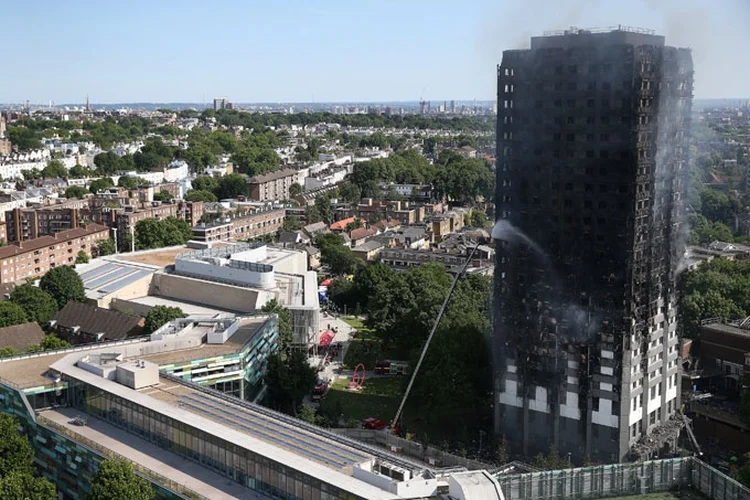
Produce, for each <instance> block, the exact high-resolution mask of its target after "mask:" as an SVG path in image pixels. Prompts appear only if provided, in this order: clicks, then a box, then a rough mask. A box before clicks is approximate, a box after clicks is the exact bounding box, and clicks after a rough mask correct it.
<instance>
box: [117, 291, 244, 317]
mask: <svg viewBox="0 0 750 500" xmlns="http://www.w3.org/2000/svg"><path fill="white" fill-rule="evenodd" d="M127 301H128V302H133V303H135V304H142V305H144V306H148V307H154V306H168V307H179V308H180V309H182V312H184V313H185V314H187V315H188V316H212V317H215V316H217V315H218V316H219V317H222V318H223V317H230V316H233V315H235V314H236V313H238V312H242V311H229V310H227V309H217V308H215V307H206V306H204V305H199V304H193V303H192V302H184V301H182V300H175V299H168V298H166V297H160V296H157V295H146V296H144V297H136V298H134V299H127Z"/></svg>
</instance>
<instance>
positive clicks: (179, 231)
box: [135, 216, 193, 250]
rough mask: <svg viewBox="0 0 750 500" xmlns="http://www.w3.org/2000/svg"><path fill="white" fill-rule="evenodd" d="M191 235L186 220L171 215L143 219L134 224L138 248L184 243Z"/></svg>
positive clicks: (191, 232)
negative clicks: (162, 217) (161, 217)
mask: <svg viewBox="0 0 750 500" xmlns="http://www.w3.org/2000/svg"><path fill="white" fill-rule="evenodd" d="M192 236H193V231H192V229H191V228H190V225H189V224H188V223H187V222H185V221H184V220H181V219H177V218H175V217H171V216H170V217H167V218H166V219H143V220H140V221H138V222H137V223H136V224H135V246H136V248H137V249H139V250H144V249H149V248H162V247H169V246H176V245H184V244H185V243H187V242H188V240H190V238H192Z"/></svg>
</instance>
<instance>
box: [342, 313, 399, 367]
mask: <svg viewBox="0 0 750 500" xmlns="http://www.w3.org/2000/svg"><path fill="white" fill-rule="evenodd" d="M342 319H343V320H344V321H346V322H347V323H348V324H349V325H350V326H351V327H352V328H356V329H357V336H356V337H354V338H353V339H352V340H351V342H350V343H349V348H348V349H347V350H346V355H345V356H344V368H348V369H350V370H353V369H354V367H355V366H357V365H358V364H359V363H362V364H364V365H365V368H366V369H367V370H370V371H374V370H375V362H376V361H378V360H382V359H393V360H398V361H404V360H408V359H409V356H408V354H407V353H404V352H403V351H401V350H398V349H385V350H383V349H382V347H381V343H380V340H379V339H378V338H377V336H375V331H374V330H370V329H369V328H366V327H365V326H364V324H363V323H362V320H361V319H359V318H342Z"/></svg>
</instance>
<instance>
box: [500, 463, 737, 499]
mask: <svg viewBox="0 0 750 500" xmlns="http://www.w3.org/2000/svg"><path fill="white" fill-rule="evenodd" d="M497 480H498V482H499V483H500V486H501V488H502V490H503V494H504V495H505V499H506V500H554V499H560V500H562V499H566V500H567V499H586V498H592V499H594V498H596V499H599V498H607V497H618V496H627V495H642V494H648V493H658V492H664V491H670V490H672V491H676V490H680V489H682V490H693V491H699V492H701V493H703V494H704V495H706V496H707V497H708V498H711V499H715V500H750V490H748V489H747V488H745V487H743V486H742V485H741V484H740V483H738V482H737V481H735V480H734V479H732V478H730V477H728V476H726V475H725V474H723V473H721V472H720V471H718V470H716V469H714V468H713V467H711V466H709V465H708V464H706V463H705V462H702V461H700V460H698V459H696V458H693V457H686V458H673V459H664V460H652V461H648V462H636V463H629V464H615V465H601V466H596V467H582V468H577V469H564V470H555V471H542V472H531V473H528V474H513V475H507V476H499V477H497Z"/></svg>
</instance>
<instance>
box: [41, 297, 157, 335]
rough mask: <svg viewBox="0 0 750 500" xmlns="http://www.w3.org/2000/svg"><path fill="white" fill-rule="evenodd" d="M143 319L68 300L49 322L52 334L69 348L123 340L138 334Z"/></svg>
mask: <svg viewBox="0 0 750 500" xmlns="http://www.w3.org/2000/svg"><path fill="white" fill-rule="evenodd" d="M142 326H143V318H141V317H140V316H135V315H132V314H124V313H121V312H119V311H113V310H111V309H102V308H101V307H97V306H95V305H91V304H84V303H83V302H76V301H74V300H71V301H70V302H68V303H67V304H65V306H64V307H63V308H62V309H60V311H58V313H57V315H55V318H54V319H53V320H52V321H50V327H51V329H52V331H53V332H55V333H56V334H57V336H58V337H60V338H61V339H63V340H67V341H68V342H70V343H71V344H73V345H75V344H90V343H92V342H104V341H109V340H124V339H126V338H128V337H134V336H137V335H140V334H141V327H142Z"/></svg>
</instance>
